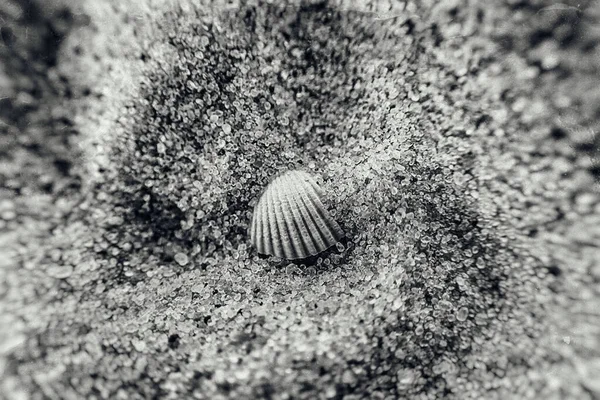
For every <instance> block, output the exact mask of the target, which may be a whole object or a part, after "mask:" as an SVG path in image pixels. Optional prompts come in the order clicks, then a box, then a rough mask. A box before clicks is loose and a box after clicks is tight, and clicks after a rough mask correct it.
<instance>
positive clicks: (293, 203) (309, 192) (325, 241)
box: [250, 171, 344, 260]
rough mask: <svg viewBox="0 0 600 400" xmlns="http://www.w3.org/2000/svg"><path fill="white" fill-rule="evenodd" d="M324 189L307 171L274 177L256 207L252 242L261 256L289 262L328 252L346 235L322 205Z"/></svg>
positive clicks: (251, 235) (251, 231) (289, 172)
mask: <svg viewBox="0 0 600 400" xmlns="http://www.w3.org/2000/svg"><path fill="white" fill-rule="evenodd" d="M323 197H324V192H323V190H322V189H321V188H320V187H319V185H317V182H316V181H315V180H314V178H313V177H312V176H310V175H309V174H308V173H306V172H304V171H288V172H286V173H284V174H283V175H280V176H279V177H277V178H275V179H274V180H273V181H272V182H271V183H270V184H269V186H267V189H266V190H265V192H264V193H263V194H262V196H261V198H260V200H259V201H258V204H257V205H256V207H255V208H254V214H253V215H252V224H251V226H250V240H251V241H252V244H253V245H254V246H255V247H256V249H257V251H258V252H259V253H261V254H268V255H273V256H276V257H280V258H285V259H288V260H294V259H301V258H306V257H310V256H314V255H315V254H318V253H321V252H322V251H325V250H327V249H328V248H330V247H331V246H333V245H335V244H336V243H337V242H338V241H339V240H340V239H341V238H343V237H344V232H343V231H342V229H341V228H340V226H339V225H338V224H337V222H335V221H334V220H333V218H332V217H331V215H330V214H329V212H328V211H327V209H326V208H325V206H324V205H323V200H322V199H323Z"/></svg>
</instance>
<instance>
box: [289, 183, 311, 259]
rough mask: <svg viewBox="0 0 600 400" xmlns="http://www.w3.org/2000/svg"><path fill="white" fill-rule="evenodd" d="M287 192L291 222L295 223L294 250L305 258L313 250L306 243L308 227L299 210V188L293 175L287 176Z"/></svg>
mask: <svg viewBox="0 0 600 400" xmlns="http://www.w3.org/2000/svg"><path fill="white" fill-rule="evenodd" d="M286 183H287V188H288V190H287V192H286V201H287V206H288V210H289V211H290V213H289V214H290V215H289V222H290V224H292V225H293V231H294V232H295V235H294V236H293V244H294V250H295V252H296V255H297V258H304V257H306V256H308V255H310V254H311V253H312V250H311V249H310V248H309V246H308V245H307V244H306V243H305V238H306V236H307V235H308V229H306V227H305V225H304V224H303V223H302V217H301V216H300V214H299V212H298V204H297V203H296V197H298V190H297V189H296V187H295V180H294V179H293V177H292V176H291V175H287V176H286Z"/></svg>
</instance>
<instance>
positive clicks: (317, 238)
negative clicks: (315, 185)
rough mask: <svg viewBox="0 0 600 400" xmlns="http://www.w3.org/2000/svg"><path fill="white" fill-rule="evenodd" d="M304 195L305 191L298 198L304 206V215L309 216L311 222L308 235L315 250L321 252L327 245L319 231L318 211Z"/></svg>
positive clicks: (320, 224)
mask: <svg viewBox="0 0 600 400" xmlns="http://www.w3.org/2000/svg"><path fill="white" fill-rule="evenodd" d="M305 195H306V193H304V195H300V196H299V199H300V200H301V201H302V203H303V204H304V207H305V208H306V215H307V217H308V218H309V221H310V222H312V226H313V229H311V230H310V231H309V235H310V237H311V239H312V240H313V242H314V243H315V245H316V248H317V250H318V251H319V252H321V251H323V250H325V249H327V247H329V246H328V245H327V240H326V238H325V237H324V236H323V233H322V232H321V230H322V228H321V226H322V223H319V218H317V215H318V212H317V211H316V210H315V207H314V205H313V204H312V202H311V199H310V197H309V196H305ZM306 197H308V199H307V198H306Z"/></svg>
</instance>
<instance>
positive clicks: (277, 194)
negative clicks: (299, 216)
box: [272, 177, 293, 259]
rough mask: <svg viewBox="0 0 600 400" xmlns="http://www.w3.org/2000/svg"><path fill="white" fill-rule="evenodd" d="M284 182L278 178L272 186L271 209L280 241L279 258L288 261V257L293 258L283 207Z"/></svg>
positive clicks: (281, 178)
mask: <svg viewBox="0 0 600 400" xmlns="http://www.w3.org/2000/svg"><path fill="white" fill-rule="evenodd" d="M284 182H285V181H284V180H283V177H279V178H278V179H277V181H276V182H274V184H273V186H272V191H273V196H274V201H273V207H274V210H275V214H274V216H275V222H276V223H277V227H278V229H279V236H278V238H279V239H280V240H279V245H280V250H281V254H282V255H281V256H280V257H282V258H288V259H289V258H290V257H293V251H292V249H291V246H290V232H289V230H288V229H289V227H288V226H287V223H286V218H285V207H284V204H283V203H284V201H283V190H282V189H283V188H282V186H284Z"/></svg>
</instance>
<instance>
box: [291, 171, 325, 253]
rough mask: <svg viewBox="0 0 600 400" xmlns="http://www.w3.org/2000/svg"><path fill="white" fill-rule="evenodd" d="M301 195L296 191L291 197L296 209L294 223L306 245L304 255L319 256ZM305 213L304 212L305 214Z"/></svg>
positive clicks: (294, 210)
mask: <svg viewBox="0 0 600 400" xmlns="http://www.w3.org/2000/svg"><path fill="white" fill-rule="evenodd" d="M290 182H291V183H293V184H295V181H293V180H292V179H290ZM300 197H301V196H300V193H299V192H298V190H295V191H294V195H293V196H290V199H291V201H292V202H293V205H294V208H293V212H294V222H295V223H296V224H297V226H298V229H299V231H300V234H301V236H300V238H301V240H302V244H303V245H304V249H303V250H304V254H305V256H308V255H311V256H312V255H315V254H317V253H318V252H319V251H318V250H317V246H316V245H315V243H314V242H313V240H312V236H311V234H310V231H311V229H310V227H309V226H308V224H307V221H306V218H310V217H308V216H307V215H306V210H305V209H304V208H303V206H302V205H300V201H299V198H300ZM303 211H304V212H303Z"/></svg>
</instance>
